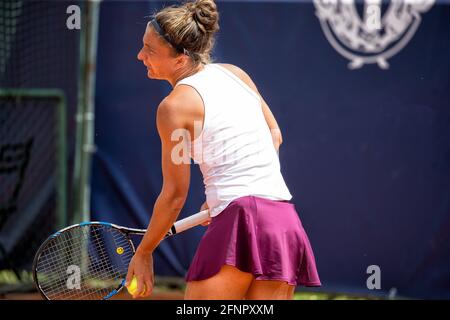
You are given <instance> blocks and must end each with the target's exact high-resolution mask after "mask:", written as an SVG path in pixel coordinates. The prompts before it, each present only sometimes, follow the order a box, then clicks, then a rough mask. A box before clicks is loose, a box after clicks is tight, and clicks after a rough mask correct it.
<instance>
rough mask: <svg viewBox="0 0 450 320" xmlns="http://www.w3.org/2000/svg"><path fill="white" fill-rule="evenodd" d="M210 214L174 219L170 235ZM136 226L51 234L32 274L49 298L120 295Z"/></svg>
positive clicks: (87, 225) (88, 226) (83, 227)
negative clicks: (133, 227) (131, 237)
mask: <svg viewBox="0 0 450 320" xmlns="http://www.w3.org/2000/svg"><path fill="white" fill-rule="evenodd" d="M208 218H209V212H208V210H203V211H201V212H198V213H196V214H194V215H191V216H189V217H187V218H185V219H182V220H179V221H177V222H175V224H174V225H173V226H172V227H171V229H170V231H169V232H168V233H167V234H166V236H165V238H167V237H170V236H172V235H175V234H177V233H180V232H182V231H185V230H187V229H190V228H192V227H194V226H197V225H199V224H201V223H203V222H205V221H206V220H207V219H208ZM145 232H146V230H145V229H132V228H125V227H122V226H118V225H115V224H111V223H106V222H84V223H80V224H75V225H72V226H69V227H67V228H64V229H62V230H60V231H58V232H56V233H54V234H53V235H51V236H50V237H49V238H48V239H47V240H45V241H44V243H43V244H42V245H41V246H40V248H39V250H38V251H37V253H36V256H35V258H34V261H33V278H34V282H35V284H36V287H37V289H38V290H39V292H40V293H41V295H42V296H43V297H44V298H45V299H47V300H106V299H109V298H111V297H112V296H114V295H116V294H117V293H119V292H120V291H121V290H122V289H123V287H124V285H125V278H126V275H127V272H128V265H129V263H130V260H131V258H132V257H133V255H134V253H135V248H134V245H133V242H132V241H131V239H130V235H131V234H135V235H143V234H144V233H145Z"/></svg>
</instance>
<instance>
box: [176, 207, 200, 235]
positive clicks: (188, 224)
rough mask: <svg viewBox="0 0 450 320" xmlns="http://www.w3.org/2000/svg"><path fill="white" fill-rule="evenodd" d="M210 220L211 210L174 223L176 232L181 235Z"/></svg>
mask: <svg viewBox="0 0 450 320" xmlns="http://www.w3.org/2000/svg"><path fill="white" fill-rule="evenodd" d="M208 218H209V210H208V209H206V210H203V211H200V212H198V213H196V214H193V215H191V216H189V217H187V218H184V219H181V220H178V221H177V222H175V223H174V225H173V226H174V227H175V232H176V233H180V232H183V231H185V230H187V229H190V228H192V227H195V226H198V225H199V224H201V223H203V222H205V221H206V220H208Z"/></svg>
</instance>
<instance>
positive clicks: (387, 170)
mask: <svg viewBox="0 0 450 320" xmlns="http://www.w3.org/2000/svg"><path fill="white" fill-rule="evenodd" d="M163 4H164V3H163V2H156V1H151V2H145V1H137V2H130V1H127V2H118V1H103V2H102V3H101V16H100V31H99V32H100V34H99V45H98V60H97V64H98V68H97V87H96V122H95V142H96V145H97V148H98V150H97V152H96V153H95V155H94V159H93V171H92V181H91V185H92V203H91V208H92V212H91V216H92V218H93V219H95V220H105V221H110V222H113V223H118V224H122V225H126V226H130V227H142V228H143V227H146V226H147V223H148V221H149V218H150V215H151V212H152V208H153V203H154V201H155V200H156V197H157V196H158V194H159V191H160V188H161V183H162V175H161V165H160V161H161V159H160V157H161V154H160V142H159V137H158V135H157V131H156V128H155V112H156V108H157V106H158V104H159V102H160V101H161V100H162V99H163V98H164V97H165V96H166V95H167V94H168V93H169V92H170V90H171V87H170V85H169V84H168V83H167V82H161V81H154V80H149V79H148V78H147V77H146V70H145V68H144V67H143V66H142V64H141V63H140V62H139V61H138V60H137V59H136V55H137V52H138V51H139V49H140V46H141V43H142V35H143V32H144V30H145V25H146V21H148V19H147V18H146V16H148V15H150V14H151V13H153V12H154V10H155V9H158V8H161V7H162V6H163ZM167 4H170V3H167V2H166V5H167ZM218 7H219V10H220V27H221V30H220V31H219V34H218V37H217V45H216V48H215V51H214V57H215V60H216V61H217V62H225V63H233V64H235V65H238V66H240V67H241V68H243V69H244V70H246V71H247V72H248V73H249V74H250V75H251V76H252V78H253V79H254V81H255V82H256V84H257V86H258V87H259V90H260V92H261V93H262V95H263V96H264V97H265V99H266V101H267V102H268V104H269V106H270V107H271V109H272V112H273V113H274V114H275V116H276V118H277V121H278V122H279V124H280V126H281V129H282V132H283V138H284V144H283V145H282V146H281V150H280V158H281V164H282V172H283V174H284V177H285V179H286V182H287V184H288V186H289V188H290V190H291V193H292V194H293V196H294V197H293V202H294V203H295V204H296V207H297V208H298V210H299V215H300V218H301V219H302V221H303V224H304V226H305V229H306V231H307V233H308V234H309V237H310V240H311V242H312V246H313V248H314V251H315V255H316V259H317V266H318V269H319V274H320V276H321V280H322V283H323V287H322V288H321V289H318V290H324V291H346V292H363V293H371V294H376V293H382V294H383V293H387V292H389V291H390V290H391V289H393V288H395V289H396V290H397V292H398V294H399V295H402V296H409V297H421V298H444V297H445V298H450V239H449V238H450V237H449V235H450V4H449V3H448V2H438V3H435V4H434V5H433V6H432V7H431V8H430V9H429V10H428V11H427V12H423V13H421V16H422V21H421V24H420V26H419V27H418V29H417V31H416V32H415V34H414V36H413V37H412V38H411V39H410V41H409V43H407V44H406V46H405V47H404V48H403V49H402V50H400V51H399V52H398V53H397V54H396V55H394V56H393V57H390V58H389V59H388V61H387V62H388V63H389V69H382V68H380V67H379V66H378V65H377V64H366V65H363V66H362V67H361V68H359V69H355V70H351V69H349V68H348V63H349V61H348V60H347V59H346V58H345V57H343V56H342V55H340V54H339V53H338V52H337V50H335V49H334V48H333V46H332V45H331V43H330V42H329V41H328V40H327V38H326V36H325V33H324V31H323V29H322V28H321V23H320V21H319V19H318V16H317V15H316V7H315V5H314V4H313V3H312V2H308V1H283V2H282V1H273V2H270V1H261V2H255V1H234V2H232V1H220V2H218ZM362 7H363V4H362V3H361V2H360V3H359V4H358V6H357V8H358V11H359V12H360V11H361V8H362ZM386 7H387V3H384V4H383V7H382V8H383V13H385V12H386ZM204 200H205V199H204V189H203V185H202V179H201V174H200V171H199V170H198V168H197V166H192V181H191V188H190V191H189V196H188V200H187V202H186V205H185V208H184V209H183V211H182V213H181V216H180V218H182V217H185V216H187V215H189V214H191V213H194V212H197V211H198V209H199V207H200V205H201V204H202V202H203V201H204ZM204 230H205V229H204V228H203V227H197V228H194V229H192V230H190V231H188V232H186V233H184V234H180V235H178V236H177V237H174V238H172V239H168V240H166V241H164V242H163V243H162V244H161V246H160V248H159V249H158V251H157V253H156V255H155V269H156V274H159V275H171V276H184V274H185V272H186V270H187V268H188V266H189V263H190V261H191V259H192V257H193V255H194V252H195V249H196V246H197V244H198V242H199V240H200V237H201V235H202V234H203V232H204ZM370 265H377V266H379V267H380V270H381V290H369V289H368V288H367V286H366V280H367V278H368V277H369V276H370V275H369V274H367V272H366V271H367V268H368V266H370Z"/></svg>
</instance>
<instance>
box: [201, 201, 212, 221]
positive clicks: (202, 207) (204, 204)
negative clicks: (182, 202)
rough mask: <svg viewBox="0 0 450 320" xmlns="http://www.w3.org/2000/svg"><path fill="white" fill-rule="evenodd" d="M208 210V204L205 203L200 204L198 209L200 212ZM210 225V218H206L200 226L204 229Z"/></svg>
mask: <svg viewBox="0 0 450 320" xmlns="http://www.w3.org/2000/svg"><path fill="white" fill-rule="evenodd" d="M206 209H209V207H208V203H206V201H205V202H204V203H203V204H202V206H201V207H200V211H203V210H206ZM210 223H211V217H209V218H208V220H206V221H205V222H203V223H202V226H204V227H206V226H208V225H209V224H210Z"/></svg>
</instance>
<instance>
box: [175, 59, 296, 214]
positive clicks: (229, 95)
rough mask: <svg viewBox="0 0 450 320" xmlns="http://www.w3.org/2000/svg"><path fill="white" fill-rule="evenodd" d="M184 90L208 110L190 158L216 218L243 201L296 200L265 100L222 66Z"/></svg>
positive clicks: (204, 73)
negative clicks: (193, 93) (284, 171)
mask: <svg viewBox="0 0 450 320" xmlns="http://www.w3.org/2000/svg"><path fill="white" fill-rule="evenodd" d="M182 84H183V85H189V86H191V87H193V88H194V89H195V90H196V91H197V92H198V93H199V95H200V96H201V98H202V99H203V104H204V108H205V115H204V121H203V129H201V128H202V127H201V125H200V129H201V134H200V135H199V136H198V138H197V139H195V140H194V143H193V146H191V148H190V157H191V158H192V159H193V160H194V162H195V163H197V164H199V166H200V170H201V172H202V174H203V182H204V184H205V194H206V201H207V204H208V206H209V208H210V214H211V217H214V216H217V215H218V214H219V213H220V212H221V211H222V210H223V209H225V208H226V207H227V206H228V205H229V204H230V202H232V201H233V200H234V199H236V198H239V197H243V196H248V195H253V196H258V197H262V198H266V199H272V200H290V199H291V198H292V196H291V194H290V192H289V190H288V188H287V186H286V184H285V182H284V179H283V176H282V174H281V172H280V161H279V158H278V154H277V152H276V150H275V147H274V145H273V141H272V135H271V132H270V129H269V127H268V125H267V122H266V120H265V118H264V114H263V111H262V106H261V99H260V97H259V95H258V94H257V93H256V92H255V91H253V90H252V89H251V88H250V87H249V86H248V85H247V84H246V83H245V82H243V81H242V80H241V79H240V78H239V77H237V76H236V75H235V74H234V73H232V72H231V71H229V70H228V69H226V68H225V67H222V66H220V65H218V64H207V65H205V68H204V69H203V70H201V71H200V72H198V73H196V74H194V75H192V76H189V77H187V78H184V79H182V80H181V81H179V82H178V83H177V84H176V86H178V85H182ZM192 151H193V152H192Z"/></svg>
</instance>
